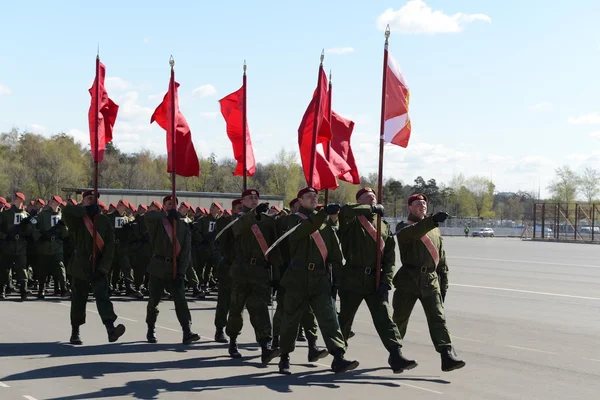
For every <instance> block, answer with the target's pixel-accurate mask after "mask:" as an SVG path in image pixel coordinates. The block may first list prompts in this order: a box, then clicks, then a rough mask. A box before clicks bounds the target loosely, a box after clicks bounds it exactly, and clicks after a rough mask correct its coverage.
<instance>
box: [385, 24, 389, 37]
mask: <svg viewBox="0 0 600 400" xmlns="http://www.w3.org/2000/svg"><path fill="white" fill-rule="evenodd" d="M389 37H390V24H388V25H387V26H386V27H385V38H386V39H387V38H389Z"/></svg>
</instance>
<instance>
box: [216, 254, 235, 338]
mask: <svg viewBox="0 0 600 400" xmlns="http://www.w3.org/2000/svg"><path fill="white" fill-rule="evenodd" d="M216 275H217V277H218V279H219V292H218V295H217V309H216V310H215V327H216V328H217V329H224V328H225V327H226V326H227V316H228V314H229V309H230V307H231V289H232V286H233V283H232V280H231V264H230V262H229V261H227V260H226V259H222V260H221V263H220V264H219V266H218V267H217V271H216Z"/></svg>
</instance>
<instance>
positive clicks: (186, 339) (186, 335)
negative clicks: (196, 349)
mask: <svg viewBox="0 0 600 400" xmlns="http://www.w3.org/2000/svg"><path fill="white" fill-rule="evenodd" d="M198 340H200V335H198V334H197V333H194V332H192V330H191V329H190V327H189V326H186V327H185V328H183V340H182V343H183V344H192V342H197V341H198Z"/></svg>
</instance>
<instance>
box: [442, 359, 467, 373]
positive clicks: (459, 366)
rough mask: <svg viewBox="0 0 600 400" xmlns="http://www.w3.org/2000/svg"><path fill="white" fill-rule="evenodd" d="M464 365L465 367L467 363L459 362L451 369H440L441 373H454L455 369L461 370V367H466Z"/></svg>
mask: <svg viewBox="0 0 600 400" xmlns="http://www.w3.org/2000/svg"><path fill="white" fill-rule="evenodd" d="M466 365H467V363H466V362H464V361H463V362H461V363H458V364H456V365H453V366H452V367H450V368H446V369H444V368H442V371H444V372H450V371H455V370H457V369H461V368H463V367H464V366H466Z"/></svg>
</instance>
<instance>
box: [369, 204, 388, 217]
mask: <svg viewBox="0 0 600 400" xmlns="http://www.w3.org/2000/svg"><path fill="white" fill-rule="evenodd" d="M371 211H373V212H374V213H375V214H377V215H381V216H382V217H383V212H384V211H385V209H384V207H383V204H374V205H372V206H371Z"/></svg>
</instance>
